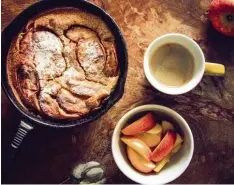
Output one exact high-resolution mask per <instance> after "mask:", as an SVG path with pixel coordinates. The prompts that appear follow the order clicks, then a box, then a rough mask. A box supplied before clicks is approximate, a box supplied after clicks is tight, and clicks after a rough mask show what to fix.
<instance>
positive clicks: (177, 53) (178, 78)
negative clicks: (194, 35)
mask: <svg viewBox="0 0 234 185" xmlns="http://www.w3.org/2000/svg"><path fill="white" fill-rule="evenodd" d="M193 68H194V58H193V56H192V54H191V53H190V52H189V51H188V49H186V48H185V47H183V46H182V45H180V44H176V43H169V44H165V45H162V46H161V47H159V48H158V49H157V50H155V51H154V52H153V53H152V55H151V57H150V70H151V73H152V75H153V76H154V78H155V79H156V80H157V81H158V82H160V83H161V84H164V85H167V86H177V87H178V86H183V85H184V84H186V83H187V82H188V81H190V80H191V78H192V75H193Z"/></svg>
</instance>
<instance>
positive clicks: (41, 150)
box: [1, 0, 234, 183]
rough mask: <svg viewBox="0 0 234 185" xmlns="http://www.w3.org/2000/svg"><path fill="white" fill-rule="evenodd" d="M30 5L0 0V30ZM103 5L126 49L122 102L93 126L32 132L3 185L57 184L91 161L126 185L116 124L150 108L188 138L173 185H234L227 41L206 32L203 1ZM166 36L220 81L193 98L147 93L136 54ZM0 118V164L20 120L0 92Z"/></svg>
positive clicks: (116, 0) (233, 73)
mask: <svg viewBox="0 0 234 185" xmlns="http://www.w3.org/2000/svg"><path fill="white" fill-rule="evenodd" d="M35 2H36V0H10V1H9V0H2V29H4V27H6V26H7V25H8V24H9V23H10V21H11V20H13V19H14V17H15V16H16V15H17V14H19V13H20V12H21V11H22V10H23V9H25V8H27V7H28V6H29V5H31V4H33V3H35ZM96 2H98V1H97V0H96ZM103 2H104V3H103V5H104V8H105V10H106V11H107V12H108V13H109V14H110V15H111V16H112V17H113V18H114V19H115V21H116V22H117V23H118V25H119V27H120V28H121V30H122V32H123V34H124V36H125V39H126V42H127V47H128V55H129V69H128V77H127V82H126V86H125V94H124V96H123V98H122V99H121V100H120V101H119V102H118V103H117V104H116V105H115V106H114V107H113V108H112V109H111V110H110V111H109V112H108V113H106V114H105V115H104V116H102V117H101V118H100V119H99V120H97V121H95V122H93V123H92V124H88V125H84V126H80V127H77V128H75V129H72V130H53V129H47V128H37V129H36V130H35V131H32V132H31V133H30V134H29V136H28V137H27V138H26V140H25V142H24V143H23V145H22V147H21V150H20V152H19V153H18V156H17V159H16V161H15V164H14V169H12V172H11V177H10V179H9V182H10V183H60V182H62V181H63V180H64V179H65V178H66V177H67V176H69V174H70V171H71V169H72V167H73V166H74V165H76V164H78V163H82V162H86V161H90V160H95V161H99V162H101V163H102V164H104V165H105V167H106V170H107V171H106V175H107V179H108V183H132V181H130V180H129V179H128V178H127V177H125V176H124V175H123V174H122V173H121V172H120V170H118V168H117V166H116V165H115V163H114V160H113V157H112V154H111V136H112V133H113V129H114V127H115V125H116V123H117V121H118V120H119V119H120V118H121V117H122V116H123V115H124V114H125V113H126V112H127V111H129V110H131V109H132V108H134V107H137V106H139V105H144V104H148V103H154V104H160V105H165V106H168V107H170V108H172V109H174V110H175V111H177V112H178V113H180V114H181V115H182V116H183V117H184V118H185V119H186V120H187V122H188V123H189V125H190V127H191V129H192V132H193V135H194V139H195V151H194V156H193V159H192V162H191V164H190V165H189V167H188V168H187V170H186V171H185V172H184V173H183V174H182V175H181V176H180V177H179V178H178V179H177V180H175V181H174V183H234V38H231V37H226V36H223V35H222V34H220V33H218V32H216V31H215V30H214V29H213V28H212V26H211V25H210V22H209V20H208V16H207V10H208V6H209V3H210V0H174V1H172V0H147V1H146V0H145V1H143V0H103ZM170 32H177V33H183V34H186V35H188V36H190V37H192V38H193V39H194V40H195V41H196V42H197V43H198V44H199V45H200V46H201V48H202V49H203V51H204V53H205V56H206V59H207V60H209V61H213V62H219V63H222V64H224V65H225V66H226V74H225V77H224V78H221V77H210V76H205V77H204V78H203V79H202V81H201V82H200V84H199V85H198V86H197V87H196V88H195V89H194V90H193V91H191V92H190V93H186V94H185V95H180V96H168V95H165V94H162V93H160V92H158V91H156V90H154V89H153V88H152V87H151V86H150V84H149V83H148V82H147V80H146V78H145V75H144V71H143V55H144V52H145V50H146V48H147V46H148V45H149V44H150V43H151V41H152V40H153V39H155V38H157V37H158V36H160V35H163V34H166V33H170ZM2 47H4V46H2ZM2 62H4V61H2ZM1 115H2V160H3V161H4V156H6V155H7V147H8V146H9V143H10V141H11V139H12V138H13V135H14V133H15V131H16V129H17V125H18V124H19V120H20V115H19V113H18V112H17V111H16V110H15V108H14V107H13V106H12V105H11V104H10V103H9V101H8V100H7V99H6V97H5V95H4V93H2V113H1Z"/></svg>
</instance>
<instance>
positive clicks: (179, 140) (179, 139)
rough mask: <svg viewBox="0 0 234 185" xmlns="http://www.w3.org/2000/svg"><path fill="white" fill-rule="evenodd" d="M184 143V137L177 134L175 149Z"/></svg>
mask: <svg viewBox="0 0 234 185" xmlns="http://www.w3.org/2000/svg"><path fill="white" fill-rule="evenodd" d="M182 142H183V139H182V137H181V136H180V134H178V133H176V140H175V144H174V148H175V147H176V146H177V145H179V144H181V143H182Z"/></svg>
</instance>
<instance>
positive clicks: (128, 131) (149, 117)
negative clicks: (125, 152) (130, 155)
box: [121, 113, 156, 135]
mask: <svg viewBox="0 0 234 185" xmlns="http://www.w3.org/2000/svg"><path fill="white" fill-rule="evenodd" d="M155 123H156V122H155V120H154V116H153V114H152V113H148V114H146V115H145V116H143V117H142V118H140V119H138V120H137V121H135V122H133V123H132V124H130V125H128V126H127V127H125V128H124V129H123V130H122V131H121V132H122V133H123V134H124V135H138V134H141V133H144V132H146V131H148V130H150V129H152V128H153V127H154V126H155Z"/></svg>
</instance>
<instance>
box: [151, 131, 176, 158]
mask: <svg viewBox="0 0 234 185" xmlns="http://www.w3.org/2000/svg"><path fill="white" fill-rule="evenodd" d="M175 141H176V134H175V133H174V132H171V131H169V132H167V133H166V135H165V136H164V137H163V139H162V141H161V142H160V143H159V145H158V146H157V147H156V148H155V150H154V151H153V153H152V155H151V157H150V159H151V160H152V161H154V162H159V161H161V160H162V159H163V158H164V157H166V156H167V155H168V154H169V153H170V152H171V151H172V149H173V148H174V144H175Z"/></svg>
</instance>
